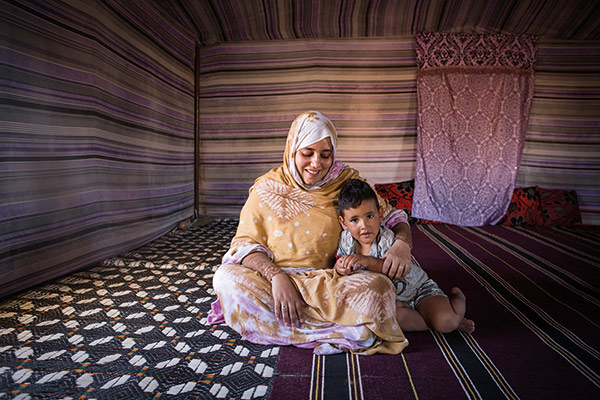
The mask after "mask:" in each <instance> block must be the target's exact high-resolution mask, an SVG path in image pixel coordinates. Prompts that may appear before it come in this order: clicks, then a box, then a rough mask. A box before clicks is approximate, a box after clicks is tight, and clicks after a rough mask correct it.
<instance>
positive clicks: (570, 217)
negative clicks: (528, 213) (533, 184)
mask: <svg viewBox="0 0 600 400" xmlns="http://www.w3.org/2000/svg"><path fill="white" fill-rule="evenodd" d="M539 192H540V204H541V208H542V215H543V217H544V225H545V226H552V225H563V226H564V225H581V213H580V211H579V202H578V201H577V193H576V192H575V191H569V190H561V189H543V188H540V189H539Z"/></svg>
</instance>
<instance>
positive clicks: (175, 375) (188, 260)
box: [0, 219, 279, 399]
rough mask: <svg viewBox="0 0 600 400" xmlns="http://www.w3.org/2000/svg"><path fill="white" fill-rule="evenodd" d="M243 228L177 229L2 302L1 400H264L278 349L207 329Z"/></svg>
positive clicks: (223, 223)
mask: <svg viewBox="0 0 600 400" xmlns="http://www.w3.org/2000/svg"><path fill="white" fill-rule="evenodd" d="M236 226H237V220H233V219H224V220H219V221H216V222H215V223H212V224H209V225H206V226H203V227H199V228H195V229H192V230H189V231H180V230H176V231H173V232H171V233H169V234H167V235H165V236H163V237H162V238H160V239H157V240H156V241H154V242H152V243H150V244H148V245H146V246H144V247H142V248H139V249H136V250H134V251H132V252H130V253H128V254H125V255H122V256H120V257H115V258H112V259H109V260H106V261H105V262H104V263H102V265H100V266H96V267H94V268H90V269H86V270H82V271H79V272H76V273H73V274H70V275H68V276H65V277H63V278H60V279H58V280H56V281H53V282H51V283H49V284H46V285H43V286H40V287H37V288H35V289H33V290H29V291H27V292H24V293H21V294H19V295H17V296H13V297H11V298H9V299H6V300H4V301H3V302H2V303H0V399H3V398H15V399H16V398H18V399H26V398H70V397H71V398H98V399H109V398H111V399H114V398H127V397H129V398H136V399H137V398H156V397H170V396H177V397H182V398H206V399H208V398H243V399H252V398H262V397H266V395H268V391H269V382H270V380H271V377H272V375H273V371H274V368H275V366H276V363H277V359H278V357H279V348H278V347H268V346H259V345H254V344H252V343H249V342H247V341H244V340H241V339H240V336H239V335H238V334H236V333H234V332H233V331H232V330H230V329H229V328H228V327H227V326H225V325H218V326H211V325H208V324H207V320H206V315H207V313H208V311H209V309H210V304H211V302H212V301H213V300H214V299H215V295H214V292H213V290H212V284H211V280H212V276H213V273H214V271H215V270H216V268H217V267H218V265H219V263H220V260H221V258H222V256H223V254H224V252H225V251H226V250H227V248H228V247H229V242H230V241H231V238H232V236H233V234H234V233H235V229H236Z"/></svg>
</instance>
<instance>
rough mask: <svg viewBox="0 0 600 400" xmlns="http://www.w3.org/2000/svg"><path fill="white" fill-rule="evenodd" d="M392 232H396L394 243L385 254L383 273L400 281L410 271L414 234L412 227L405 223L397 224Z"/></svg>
mask: <svg viewBox="0 0 600 400" xmlns="http://www.w3.org/2000/svg"><path fill="white" fill-rule="evenodd" d="M392 231H393V232H394V242H393V243H392V245H391V246H390V248H389V249H388V251H387V252H386V253H385V260H384V261H383V266H382V269H381V273H383V274H385V275H387V276H388V277H389V278H390V279H397V280H400V279H404V277H405V276H406V274H408V271H409V270H410V261H411V259H412V256H411V254H410V250H411V249H412V233H411V231H410V225H408V224H407V223H405V222H400V223H398V224H396V225H395V226H394V227H393V228H392Z"/></svg>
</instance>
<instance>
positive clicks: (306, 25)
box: [179, 0, 600, 46]
mask: <svg viewBox="0 0 600 400" xmlns="http://www.w3.org/2000/svg"><path fill="white" fill-rule="evenodd" d="M179 4H180V5H181V7H182V8H183V9H184V10H186V12H187V13H188V14H189V15H190V17H191V19H192V20H193V21H194V24H195V25H196V26H197V27H198V31H199V37H200V42H201V44H202V45H205V46H210V45H214V44H216V43H223V42H244V41H248V40H253V41H254V40H259V41H260V40H288V39H316V38H319V39H330V38H341V37H355V38H356V37H382V36H385V37H390V36H395V37H397V36H414V35H415V34H416V33H417V32H422V31H431V32H455V33H518V34H530V35H536V36H542V37H546V38H550V39H568V40H598V38H599V37H598V35H599V34H600V28H599V26H598V23H597V21H598V17H599V13H600V4H599V3H598V1H589V0H562V1H550V2H548V1H544V0H527V1H523V0H352V1H348V0H296V1H285V2H284V1H264V0H180V1H179Z"/></svg>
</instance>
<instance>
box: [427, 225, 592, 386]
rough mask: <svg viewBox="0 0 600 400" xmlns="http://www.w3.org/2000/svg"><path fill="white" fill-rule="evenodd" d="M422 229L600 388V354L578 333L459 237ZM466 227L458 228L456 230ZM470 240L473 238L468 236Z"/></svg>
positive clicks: (431, 228)
mask: <svg viewBox="0 0 600 400" xmlns="http://www.w3.org/2000/svg"><path fill="white" fill-rule="evenodd" d="M419 229H420V230H421V231H422V232H423V233H424V234H425V235H426V236H427V237H428V238H429V239H431V240H432V241H433V242H434V243H436V244H438V245H439V246H440V247H441V248H442V249H444V251H445V252H446V253H447V254H448V255H449V256H450V257H451V258H453V259H454V260H455V261H456V262H457V263H458V264H459V265H460V266H461V267H462V268H463V269H464V270H465V271H466V272H468V273H469V274H470V275H471V276H473V277H474V278H475V279H476V280H477V281H478V282H479V283H480V284H481V285H482V286H483V287H485V288H486V290H487V291H488V292H489V293H490V294H491V295H492V296H493V297H494V298H495V299H496V300H498V301H499V302H500V303H501V304H503V305H504V307H505V308H506V309H507V310H509V311H510V312H511V313H512V314H513V315H514V316H515V317H517V318H518V319H519V320H520V321H521V322H522V323H523V324H524V325H525V326H527V327H528V328H529V329H530V330H531V331H532V332H533V333H534V334H535V335H536V336H538V337H539V338H540V339H541V340H542V341H543V342H544V343H546V344H547V346H548V347H549V348H550V349H552V350H554V351H555V352H557V353H558V354H560V355H561V356H562V357H563V358H564V359H565V360H566V361H567V362H568V363H569V364H571V365H572V366H573V367H574V368H576V369H577V370H578V371H579V372H580V373H581V374H582V375H583V376H585V377H586V378H587V379H589V380H590V381H591V382H592V383H593V384H594V385H595V386H596V387H599V388H600V375H599V373H600V353H599V352H598V351H597V350H596V349H594V348H593V347H591V346H590V345H588V344H587V343H585V342H584V341H582V340H581V339H580V338H579V337H578V336H577V335H575V334H574V333H573V332H571V331H570V330H569V329H567V328H566V327H564V326H562V325H561V324H559V323H558V322H557V321H556V320H554V319H553V318H552V317H551V316H550V315H548V314H547V313H546V312H545V311H544V310H543V309H542V308H540V307H539V306H537V305H535V304H534V303H532V302H531V301H529V300H528V299H527V298H526V297H525V296H524V295H522V294H521V293H519V292H518V291H517V290H516V289H514V288H513V287H512V286H511V285H510V284H509V283H508V282H507V281H505V280H504V279H503V278H502V277H501V276H500V275H498V273H496V272H495V271H493V270H492V269H491V268H490V267H489V266H486V265H485V264H484V263H482V262H481V261H480V260H478V259H477V257H475V256H473V255H472V254H471V253H469V252H468V251H467V250H466V249H464V247H462V246H460V245H459V244H458V243H457V242H456V240H455V239H451V238H450V237H449V236H448V235H446V234H444V233H442V232H441V229H439V228H436V227H435V226H434V225H420V226H419ZM459 229H462V228H460V227H454V229H453V233H455V234H457V236H462V237H463V238H465V239H467V238H466V237H465V236H464V235H462V234H460V233H458V232H457V230H459ZM467 240H469V239H467Z"/></svg>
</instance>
